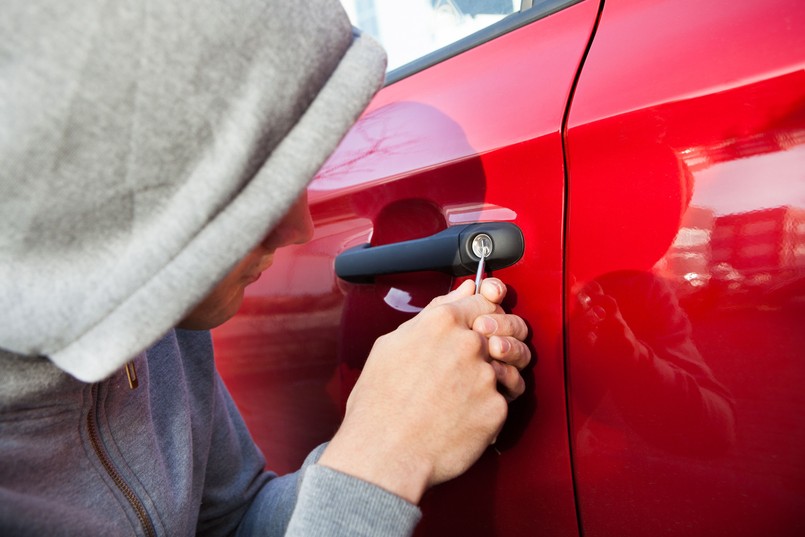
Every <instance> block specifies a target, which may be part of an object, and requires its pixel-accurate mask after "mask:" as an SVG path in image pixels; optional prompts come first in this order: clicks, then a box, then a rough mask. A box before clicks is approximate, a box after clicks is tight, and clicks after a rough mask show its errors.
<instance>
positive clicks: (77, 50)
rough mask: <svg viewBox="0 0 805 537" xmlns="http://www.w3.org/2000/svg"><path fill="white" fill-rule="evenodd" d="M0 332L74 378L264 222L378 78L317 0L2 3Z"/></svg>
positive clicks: (134, 346) (181, 307)
mask: <svg viewBox="0 0 805 537" xmlns="http://www.w3.org/2000/svg"><path fill="white" fill-rule="evenodd" d="M0 35H3V39H2V40H0V70H2V76H0V163H2V166H0V316H2V317H1V318H0V347H2V348H4V349H6V350H9V351H12V352H14V353H18V354H24V355H30V356H46V357H48V358H49V359H50V360H52V361H53V362H54V363H55V364H56V365H57V366H59V367H60V368H62V369H63V370H65V371H67V372H68V373H70V374H72V375H73V376H75V377H76V378H78V379H80V380H83V381H86V382H93V381H97V380H100V379H102V378H105V377H106V376H108V375H109V374H111V373H112V372H114V371H115V370H117V369H119V368H120V367H121V366H122V365H123V364H124V363H125V362H126V361H128V360H129V359H130V358H131V357H132V356H134V355H136V354H138V353H139V352H141V351H142V350H144V349H145V348H147V347H148V346H150V344H151V343H153V342H154V341H156V340H157V339H158V338H159V337H160V336H161V335H162V334H164V333H165V332H167V331H168V330H170V329H171V328H172V327H173V326H174V325H175V324H176V323H177V322H179V321H180V320H181V319H182V318H183V317H184V316H185V314H186V313H187V312H188V311H189V310H190V309H191V308H192V307H193V306H194V305H195V304H197V303H198V302H199V301H200V300H201V299H202V298H204V297H205V296H206V295H207V293H208V292H209V291H210V290H211V289H212V288H213V287H214V286H215V284H216V283H217V282H218V281H219V280H220V279H221V278H222V277H223V276H224V275H225V274H226V273H227V272H228V271H229V270H230V269H231V267H233V266H234V265H235V264H236V262H237V261H238V260H240V259H241V258H242V257H243V256H244V255H245V254H246V253H247V252H248V251H249V250H250V249H251V248H252V247H253V246H254V245H256V244H257V243H258V242H259V241H260V239H262V238H263V237H264V236H265V234H266V233H267V232H268V231H269V230H270V229H271V228H272V226H273V225H274V224H275V223H277V222H278V221H279V220H280V219H281V217H282V216H283V215H284V213H285V212H286V210H287V209H288V208H289V207H290V206H291V204H292V203H293V202H294V200H295V199H296V198H297V197H298V196H299V194H300V193H301V191H302V190H303V189H304V188H305V186H306V185H307V183H308V181H309V180H310V179H311V178H312V177H313V175H314V174H315V173H316V171H317V170H318V168H319V167H320V166H321V165H322V163H323V162H324V161H325V159H326V158H327V157H328V156H329V155H330V153H331V152H332V151H333V150H334V149H335V147H336V145H337V144H338V142H339V141H340V140H341V138H342V137H343V135H344V134H345V133H346V131H347V130H348V129H349V127H350V126H351V125H352V124H353V122H354V121H355V120H356V119H357V117H358V115H359V114H360V113H361V112H362V111H363V109H364V107H365V106H366V105H367V104H368V102H369V100H370V99H371V97H372V96H373V95H374V93H375V92H376V91H377V89H378V88H379V86H380V85H381V84H382V81H383V76H384V71H385V55H384V53H383V52H382V49H381V48H380V47H379V46H378V45H377V44H376V43H374V42H373V41H372V40H371V39H369V38H368V37H365V36H362V35H359V34H357V33H356V32H355V31H354V30H353V29H352V28H351V26H350V24H349V21H348V19H347V17H346V15H345V14H344V13H343V11H342V9H341V7H340V5H339V4H338V3H337V2H336V1H324V0H322V1H306V2H287V1H266V0H255V1H235V2H220V1H217V0H216V1H209V2H199V1H183V2H149V1H145V2H103V1H87V0H82V1H65V0H58V1H28V2H13V3H12V6H11V7H6V8H5V9H4V10H3V17H2V20H0Z"/></svg>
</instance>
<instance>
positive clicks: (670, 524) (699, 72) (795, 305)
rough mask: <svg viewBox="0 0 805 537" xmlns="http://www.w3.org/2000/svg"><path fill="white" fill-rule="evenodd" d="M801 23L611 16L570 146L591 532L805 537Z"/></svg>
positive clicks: (686, 9) (572, 302) (571, 279)
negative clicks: (803, 536) (804, 515)
mask: <svg viewBox="0 0 805 537" xmlns="http://www.w3.org/2000/svg"><path fill="white" fill-rule="evenodd" d="M803 51H805V11H803V9H802V5H801V2H797V1H790V0H775V1H769V2H737V3H736V2H697V1H673V2H667V1H666V2H662V1H660V2H651V3H646V2H635V1H630V0H607V1H606V3H605V7H604V10H603V14H602V17H601V21H600V25H599V27H598V29H597V32H596V36H595V39H594V41H593V44H592V47H591V50H590V53H589V55H588V57H587V60H586V62H585V65H584V68H583V70H582V73H581V77H580V80H579V85H578V88H577V91H576V94H575V97H574V101H573V105H572V108H571V112H570V122H569V129H568V140H567V147H568V171H569V212H568V222H569V225H568V235H567V238H568V251H567V271H568V279H567V285H568V293H569V294H568V312H567V315H568V318H567V319H568V327H569V330H568V359H569V372H570V378H569V392H570V406H571V414H570V416H571V441H572V449H573V461H574V469H575V477H576V483H577V493H578V499H579V509H580V520H581V521H582V523H583V528H584V533H585V535H587V536H589V537H595V536H613V535H618V536H628V535H659V534H662V535H680V536H681V535H684V536H698V535H701V536H705V535H732V536H738V535H747V536H749V535H790V536H794V535H802V534H803V532H805V519H803V516H802V508H803V507H805V456H803V454H805V397H803V391H802V386H803V384H805V366H803V361H802V358H803V351H805V336H803V330H802V327H803V321H805V312H804V311H803V303H805V302H803V298H805V286H804V285H803V284H804V283H805V175H804V174H805V145H804V144H805V71H803Z"/></svg>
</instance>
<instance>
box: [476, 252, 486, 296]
mask: <svg viewBox="0 0 805 537" xmlns="http://www.w3.org/2000/svg"><path fill="white" fill-rule="evenodd" d="M488 255H489V252H488V251H487V250H486V249H484V251H483V254H482V255H481V259H480V260H479V261H478V272H476V273H475V294H476V295H477V294H478V293H480V292H481V278H483V276H484V267H485V265H486V256H488Z"/></svg>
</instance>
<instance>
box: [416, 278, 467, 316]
mask: <svg viewBox="0 0 805 537" xmlns="http://www.w3.org/2000/svg"><path fill="white" fill-rule="evenodd" d="M474 293H475V282H473V281H472V280H464V281H463V282H461V285H459V286H458V287H456V288H455V289H453V290H452V291H450V292H449V293H447V294H446V295H441V296H437V297H436V298H434V299H433V300H431V301H430V304H428V305H427V306H426V307H425V309H428V308H432V307H434V306H440V305H442V304H449V303H450V302H455V301H457V300H461V299H462V298H466V297H468V296H472V295H473V294H474Z"/></svg>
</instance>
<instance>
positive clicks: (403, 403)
mask: <svg viewBox="0 0 805 537" xmlns="http://www.w3.org/2000/svg"><path fill="white" fill-rule="evenodd" d="M474 287H475V286H474V284H473V282H471V281H467V282H464V283H463V284H462V285H461V286H459V287H458V288H457V289H456V290H454V291H453V292H451V293H449V294H448V295H445V296H443V297H438V298H436V299H434V300H433V301H432V302H431V304H429V305H428V306H427V307H426V308H425V309H424V310H422V311H421V312H420V313H419V314H418V315H417V316H416V317H414V318H413V319H411V320H409V321H408V322H406V323H403V324H402V325H400V327H399V328H398V329H397V330H395V331H394V332H391V333H390V334H387V335H385V336H382V337H380V338H378V340H377V342H376V343H375V346H374V347H373V349H372V352H371V353H370V355H369V358H368V359H367V362H366V366H365V367H364V370H363V373H362V374H361V377H360V378H359V379H358V382H357V384H356V385H355V388H354V389H353V391H352V394H351V395H350V398H349V401H348V403H347V411H346V415H345V418H344V422H343V423H342V425H341V428H340V429H339V431H338V433H337V434H336V435H335V437H334V438H333V439H332V441H331V442H330V444H329V445H328V447H327V449H326V450H325V452H324V453H323V454H322V457H321V459H320V460H319V464H322V465H325V466H329V467H331V468H334V469H336V470H339V471H342V472H344V473H348V474H351V475H353V476H355V477H358V478H361V479H364V480H366V481H369V482H372V483H375V484H376V485H379V486H381V487H383V488H385V489H387V490H389V491H391V492H394V493H396V494H398V495H400V496H402V497H403V498H406V499H407V500H409V501H411V502H412V503H418V502H419V499H420V498H421V496H422V494H423V493H424V491H425V490H426V488H428V487H430V486H432V485H435V484H438V483H441V482H444V481H447V480H449V479H452V478H454V477H456V476H458V475H460V474H462V473H463V472H464V471H466V470H467V469H468V468H469V467H470V466H471V465H472V464H473V463H474V462H475V461H476V460H477V459H478V457H480V455H481V453H483V450H484V449H485V448H486V447H487V446H488V445H489V444H490V443H491V442H492V440H493V439H494V438H496V436H497V434H498V432H499V431H500V428H501V427H502V425H503V422H504V420H505V418H506V414H507V410H508V407H507V402H506V398H507V397H508V398H513V397H516V396H517V395H519V394H521V393H522V391H523V386H524V385H523V380H522V377H521V376H520V374H519V369H521V368H523V367H525V366H526V365H527V364H528V362H529V360H530V352H529V351H528V348H527V347H526V345H525V344H524V343H523V342H522V340H523V339H524V338H525V337H526V333H527V329H526V326H525V323H524V322H523V320H522V319H520V318H519V317H517V316H515V315H507V314H505V313H503V310H502V309H501V308H500V302H501V301H502V300H503V298H504V297H505V294H506V288H505V285H503V284H502V282H500V280H497V279H494V278H489V279H487V280H485V281H484V283H483V284H482V287H481V293H480V294H478V295H473V291H474ZM493 363H494V364H498V365H492V364H493ZM498 382H500V384H501V386H502V389H503V391H504V393H505V394H506V396H505V397H504V395H502V394H501V393H500V392H498V390H497V383H498Z"/></svg>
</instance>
